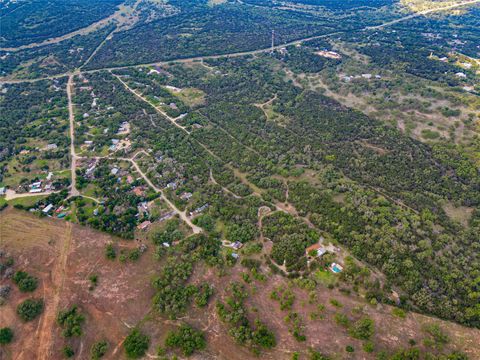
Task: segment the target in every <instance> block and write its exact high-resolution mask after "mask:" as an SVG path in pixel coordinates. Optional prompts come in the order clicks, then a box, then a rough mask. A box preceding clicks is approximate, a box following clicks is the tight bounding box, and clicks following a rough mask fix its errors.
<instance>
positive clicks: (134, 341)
mask: <svg viewBox="0 0 480 360" xmlns="http://www.w3.org/2000/svg"><path fill="white" fill-rule="evenodd" d="M149 345H150V338H149V337H148V336H147V335H144V334H142V333H141V332H140V330H138V329H136V328H135V329H133V330H132V331H131V332H130V334H129V335H128V336H127V337H126V339H125V341H124V343H123V347H124V348H125V353H126V354H127V357H128V358H130V359H138V358H141V357H142V356H143V355H145V352H146V351H147V349H148V346H149Z"/></svg>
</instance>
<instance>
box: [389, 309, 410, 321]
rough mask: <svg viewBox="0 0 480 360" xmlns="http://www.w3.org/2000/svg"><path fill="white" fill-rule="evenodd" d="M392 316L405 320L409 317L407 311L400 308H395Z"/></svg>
mask: <svg viewBox="0 0 480 360" xmlns="http://www.w3.org/2000/svg"><path fill="white" fill-rule="evenodd" d="M392 314H393V315H394V316H396V317H399V318H401V319H405V318H406V317H407V313H406V312H405V310H403V309H400V308H393V309H392Z"/></svg>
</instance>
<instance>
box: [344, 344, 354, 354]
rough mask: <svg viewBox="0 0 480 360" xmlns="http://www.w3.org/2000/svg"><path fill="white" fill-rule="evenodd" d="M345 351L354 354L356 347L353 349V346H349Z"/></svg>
mask: <svg viewBox="0 0 480 360" xmlns="http://www.w3.org/2000/svg"><path fill="white" fill-rule="evenodd" d="M345 350H347V352H349V353H352V352H354V351H355V349H354V347H353V346H352V345H347V346H346V347H345Z"/></svg>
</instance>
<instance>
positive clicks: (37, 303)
mask: <svg viewBox="0 0 480 360" xmlns="http://www.w3.org/2000/svg"><path fill="white" fill-rule="evenodd" d="M42 311H43V300H37V299H27V300H25V301H24V302H22V303H21V304H19V305H18V306H17V314H18V316H19V317H20V319H22V320H23V321H31V320H33V319H35V318H36V317H37V316H38V315H40V314H41V313H42Z"/></svg>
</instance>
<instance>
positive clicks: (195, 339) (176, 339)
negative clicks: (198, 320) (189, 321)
mask: <svg viewBox="0 0 480 360" xmlns="http://www.w3.org/2000/svg"><path fill="white" fill-rule="evenodd" d="M206 345H207V342H206V341H205V337H204V335H203V333H202V332H201V331H198V330H195V329H194V328H192V327H191V326H189V325H186V324H185V325H182V326H181V327H180V329H178V331H175V332H173V331H171V332H169V333H168V335H167V338H166V340H165V346H167V347H170V348H180V349H181V350H182V353H183V355H185V356H190V355H192V354H193V353H194V352H195V351H196V350H202V349H204V348H205V347H206Z"/></svg>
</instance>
